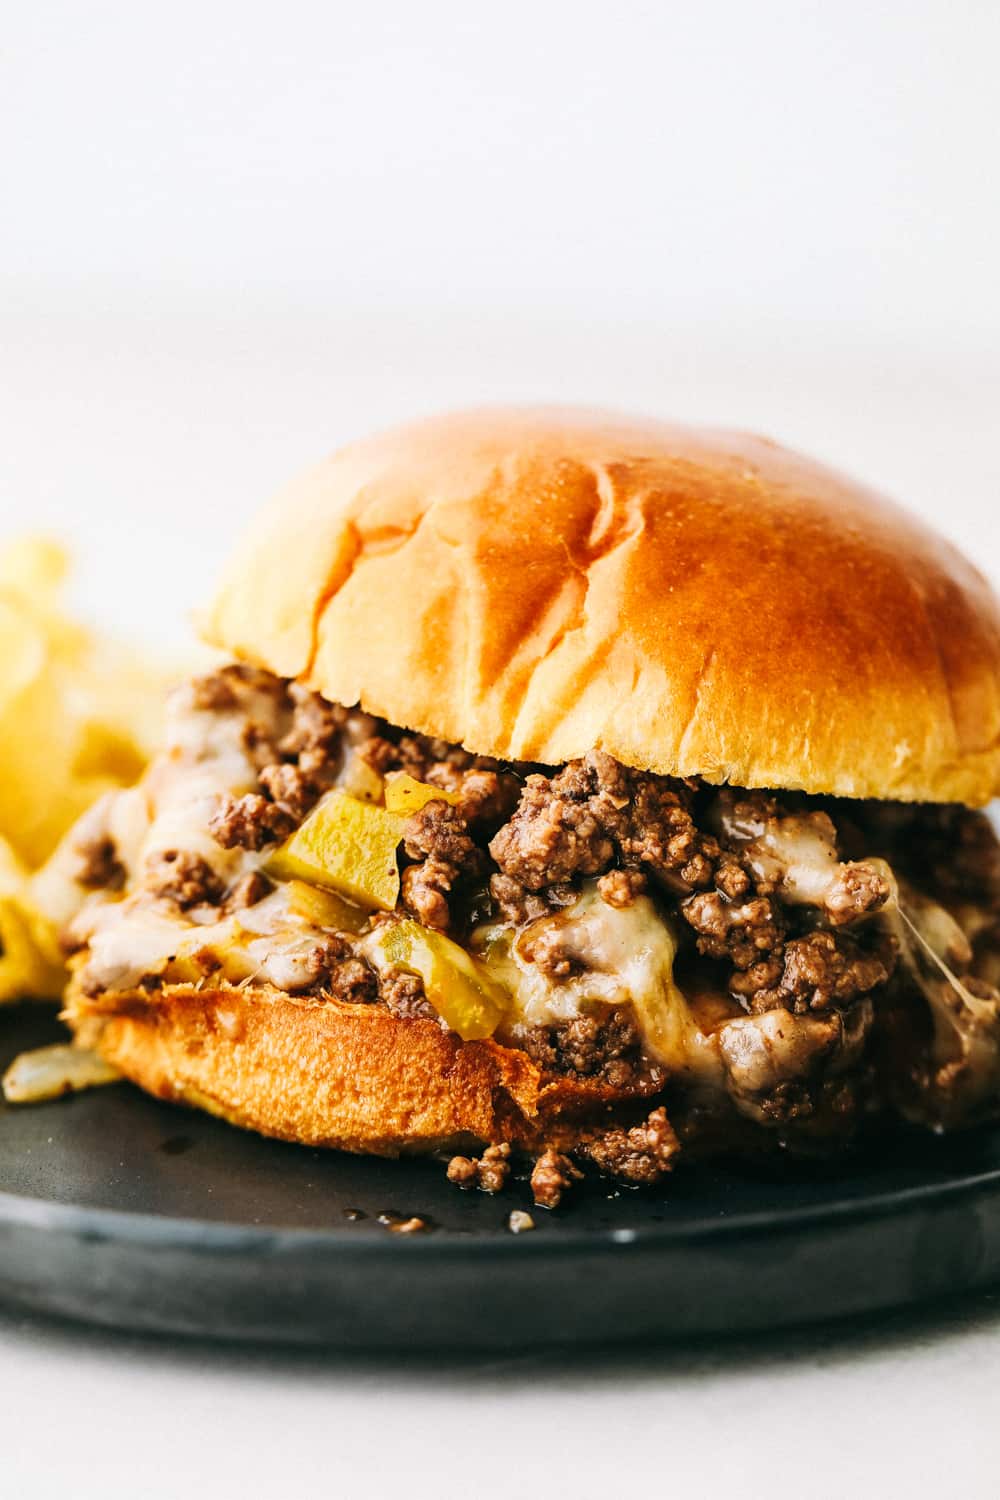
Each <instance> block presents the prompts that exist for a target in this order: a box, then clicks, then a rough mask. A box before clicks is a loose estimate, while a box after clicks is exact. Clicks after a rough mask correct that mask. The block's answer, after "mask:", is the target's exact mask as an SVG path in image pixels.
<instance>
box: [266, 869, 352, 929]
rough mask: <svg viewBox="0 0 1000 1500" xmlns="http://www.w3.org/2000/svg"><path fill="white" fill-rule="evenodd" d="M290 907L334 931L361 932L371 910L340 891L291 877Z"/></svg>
mask: <svg viewBox="0 0 1000 1500" xmlns="http://www.w3.org/2000/svg"><path fill="white" fill-rule="evenodd" d="M285 889H286V891H287V893H288V910H289V911H290V912H292V913H293V914H294V915H295V916H297V917H302V918H304V920H305V921H307V922H309V923H310V924H311V925H312V926H313V927H328V928H330V930H331V931H332V932H360V931H361V929H362V927H363V926H364V925H365V923H366V922H367V920H368V913H367V912H366V911H365V910H364V909H363V908H362V907H360V906H354V905H353V904H352V902H350V901H345V899H344V897H343V896H340V895H338V894H337V892H336V891H330V890H324V889H323V887H322V886H318V885H309V884H308V882H307V881H305V880H290V881H289V882H288V885H287V886H286V888H285Z"/></svg>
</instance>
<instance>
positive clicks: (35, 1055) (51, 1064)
mask: <svg viewBox="0 0 1000 1500" xmlns="http://www.w3.org/2000/svg"><path fill="white" fill-rule="evenodd" d="M121 1076H122V1075H121V1074H120V1073H119V1072H118V1069H117V1068H113V1067H112V1066H111V1064H110V1063H106V1062H105V1061H104V1059H103V1057H98V1055H97V1053H96V1052H90V1051H89V1050H88V1049H87V1048H86V1047H74V1046H73V1045H72V1044H70V1043H66V1042H64V1043H58V1044H57V1045H55V1046H53V1047H37V1048H35V1050H34V1051H33V1052H22V1053H21V1055H20V1056H19V1057H15V1059H14V1061H13V1062H12V1063H11V1065H10V1067H9V1068H8V1069H7V1071H6V1073H5V1074H4V1075H3V1095H4V1098H5V1099H6V1100H7V1103H8V1104H38V1103H40V1102H41V1101H42V1100H43V1099H58V1098H59V1097H60V1096H61V1095H62V1094H75V1093H78V1092H79V1091H80V1090H81V1089H89V1088H95V1087H96V1086H97V1085H98V1084H103V1083H117V1081H118V1080H119V1079H120V1078H121Z"/></svg>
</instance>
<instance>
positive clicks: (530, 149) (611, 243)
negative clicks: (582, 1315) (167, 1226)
mask: <svg viewBox="0 0 1000 1500" xmlns="http://www.w3.org/2000/svg"><path fill="white" fill-rule="evenodd" d="M2 23H3V24H2V26H0V311H2V326H0V522H2V530H3V532H4V533H8V532H11V531H13V530H17V529H25V528H28V527H30V528H35V527H38V526H39V525H42V526H48V527H51V528H54V529H55V530H57V531H58V532H59V533H60V534H62V533H67V534H69V535H71V536H72V537H73V538H74V540H75V543H76V547H77V551H78V554H79V559H80V572H79V575H78V584H77V589H78V597H79V600H80V602H81V604H82V605H83V607H85V608H86V609H87V610H88V611H89V612H90V613H92V614H94V615H95V616H98V617H100V618H102V619H104V620H106V621H108V622H111V623H115V624H117V625H118V626H119V627H121V628H123V629H126V630H128V631H129V632H130V633H132V634H136V635H139V636H144V637H146V638H148V639H149V640H151V641H157V642H160V643H162V644H163V645H164V646H167V647H169V646H171V645H172V644H175V643H176V642H177V641H178V639H179V638H180V637H181V633H182V631H183V630H184V629H185V628H186V627H185V625H184V619H185V617H186V614H187V612H188V611H189V610H190V609H191V608H192V607H193V606H194V605H195V604H196V603H197V602H198V600H199V599H200V598H202V597H203V596H204V593H205V591H206V589H207V588H208V587H209V586H210V582H211V579H212V577H213V575H214V573H215V572H216V570H217V568H218V566H219V564H220V562H221V560H222V558H223V556H224V554H225V551H226V549H227V547H228V546H229V544H230V539H231V537H232V535H233V533H234V532H235V531H236V530H237V529H238V527H239V526H240V525H241V524H242V521H243V517H244V515H245V514H246V513H247V512H248V511H249V510H250V509H251V508H252V507H253V506H255V505H256V504H257V503H258V502H259V501H260V500H261V499H263V498H264V497H265V496H266V495H267V493H268V492H269V491H270V490H271V489H272V488H273V487H274V486H275V485H276V484H278V483H280V482H281V481H283V480H284V479H285V478H286V477H287V476H288V474H289V473H290V472H291V471H293V470H294V469H295V468H296V467H298V466H302V465H305V464H306V463H309V462H311V461H312V460H313V459H315V458H316V457H318V456H320V455H321V454H322V453H323V452H324V451H326V450H327V449H328V448H330V447H331V446H333V445H334V444H335V443H337V442H339V441H341V440H343V439H346V438H348V437H350V436H351V435H352V434H354V433H356V432H360V431H362V430H365V429H368V428H371V427H376V426H382V425H386V424H388V423H391V422H392V421H395V420H396V419H398V418H400V417H402V416H409V415H411V414H414V413H417V412H421V411H426V410H431V409H434V408H438V407H441V406H447V405H456V404H462V403H468V402H473V401H483V400H493V399H518V400H532V399H536V398H539V399H546V400H553V399H555V400H564V401H571V400H586V401H588V402H595V401H596V402H604V403H608V404H612V405H616V406H620V407H625V408H638V409H645V410H650V411H653V412H658V413H662V414H669V415H672V416H677V417H682V418H690V419H692V420H704V421H710V422H712V423H715V424H719V423H728V424H732V425H737V426H750V427H756V428H759V429H762V430H765V431H768V432H770V433H771V434H772V435H774V436H776V437H779V438H784V439H785V440H787V441H789V442H792V443H795V444H798V445H799V446H802V447H804V448H807V449H809V450H811V451H813V452H815V453H816V454H818V455H819V456H820V457H823V458H825V459H827V460H829V461H831V462H834V463H838V464H840V465H842V466H843V467H845V468H847V469H848V470H852V471H854V472H856V473H857V474H858V475H859V476H861V477H863V478H865V479H867V480H869V481H871V482H874V483H876V484H878V485H881V486H882V487H883V488H885V489H887V490H888V491H889V492H891V493H893V494H895V495H896V496H897V497H898V498H900V499H902V500H904V501H905V502H907V503H909V504H910V505H912V506H913V507H914V508H915V509H918V510H920V511H921V512H922V513H923V514H925V515H926V516H927V517H928V518H930V519H931V520H932V521H933V522H934V523H935V524H936V525H937V526H938V527H939V528H940V529H941V530H942V531H944V532H946V533H949V534H951V535H953V536H954V537H955V538H956V539H957V540H958V541H959V542H960V543H961V544H962V545H964V546H965V547H966V548H967V549H968V550H970V551H971V552H972V553H973V555H974V556H975V557H976V558H977V559H978V560H979V562H980V563H981V565H982V566H983V567H984V568H985V569H986V570H987V571H988V572H991V573H992V574H993V576H994V577H995V578H996V577H1000V522H998V514H1000V443H998V442H997V439H996V432H997V413H998V405H1000V402H998V398H1000V290H998V285H1000V183H998V177H1000V171H998V164H1000V104H998V85H997V78H998V76H1000V7H998V6H996V5H995V4H993V3H992V0H980V3H976V0H951V3H943V0H942V3H915V0H910V3H886V0H880V3H877V4H871V3H870V0H869V3H865V4H860V3H844V0H842V3H840V4H838V5H829V4H813V3H798V4H792V3H789V4H776V3H766V0H765V3H758V4H741V3H737V0H731V3H723V0H714V3H712V0H709V3H704V4H701V5H692V4H689V3H683V4H682V3H673V4H670V3H661V4H648V5H647V4H638V3H637V4H621V5H618V6H611V5H608V4H606V3H603V4H599V5H598V4H588V3H583V0H577V3H575V4H571V3H548V4H546V3H539V0H535V3H533V4H530V5H528V4H522V3H519V0H508V3H507V4H505V5H503V6H489V7H487V6H481V5H476V4H474V3H469V0H465V3H464V4H442V3H428V0H424V3H418V4H409V5H407V4H403V3H382V4H369V5H363V4H362V5H359V4H357V3H353V4H351V5H342V4H336V3H326V4H318V3H317V4H302V3H298V4H296V3H292V4H289V3H285V4H282V5H280V6H279V5H276V4H272V5H260V4H250V3H243V4H234V3H233V4H231V3H217V4H207V3H205V0H201V3H199V4H191V3H176V0H175V3H171V4H169V5H168V4H155V5H150V4H146V5H136V4H134V3H133V4H126V3H117V4H101V3H96V0H92V3H90V4H87V5H81V4H71V3H65V4H57V3H53V0H31V3H27V0H22V3H21V4H20V5H15V4H14V3H8V4H7V5H6V6H5V7H3V16H2ZM0 1024H2V1021H0ZM831 1274H836V1268H835V1267H831ZM998 1337H1000V1318H998V1316H997V1312H996V1309H995V1307H994V1304H993V1302H992V1300H991V1299H979V1300H977V1301H976V1302H975V1303H973V1304H971V1305H970V1304H966V1305H964V1306H963V1308H962V1309H960V1310H958V1311H953V1312H949V1313H947V1314H927V1315H922V1316H920V1317H918V1318H915V1319H914V1318H906V1319H900V1318H894V1319H890V1320H889V1321H888V1323H877V1324H875V1325H873V1326H870V1327H868V1328H865V1329H856V1328H855V1329H849V1330H843V1331H839V1332H836V1333H826V1334H823V1335H809V1336H796V1337H795V1338H792V1339H784V1340H781V1341H778V1342H776V1343H774V1344H773V1345H770V1346H769V1347H768V1348H767V1349H766V1350H764V1351H762V1350H761V1348H760V1346H759V1345H755V1346H753V1347H750V1346H747V1345H739V1346H735V1347H732V1346H727V1347H725V1348H723V1349H721V1350H706V1349H699V1350H682V1351H676V1350H674V1351H669V1352H663V1351H658V1352H647V1353H643V1354H642V1355H639V1356H636V1357H634V1358H630V1357H628V1356H624V1355H621V1354H618V1355H614V1356H607V1357H604V1356H588V1357H587V1358H586V1359H580V1360H575V1359H573V1360H566V1361H555V1360H552V1359H541V1360H540V1359H536V1358H534V1357H532V1356H531V1354H530V1352H529V1351H525V1353H524V1355H523V1356H519V1357H518V1358H516V1359H513V1360H509V1361H500V1362H489V1363H487V1364H485V1365H482V1364H476V1363H473V1364H471V1365H463V1366H458V1367H455V1366H451V1367H448V1368H446V1369H439V1370H432V1369H430V1370H429V1369H427V1368H426V1367H423V1366H417V1365H413V1364H406V1365H403V1366H401V1367H394V1366H392V1365H389V1364H387V1363H385V1362H382V1363H376V1364H362V1365H361V1366H360V1368H353V1367H350V1366H348V1365H345V1364H344V1363H341V1362H338V1361H335V1360H333V1361H324V1360H316V1359H312V1358H310V1359H308V1360H304V1361H300V1360H295V1359H292V1358H289V1357H278V1356H274V1355H269V1354H264V1353H261V1354H248V1355H241V1356H235V1355H225V1354H221V1353H213V1352H211V1351H207V1350H196V1351H191V1350H188V1351H185V1350H183V1349H177V1348H167V1347H163V1346H153V1347H151V1346H147V1345H142V1344H138V1343H135V1342H132V1341H128V1340H121V1341H119V1340H115V1339H108V1338H98V1337H91V1336H90V1335H87V1334H66V1333H59V1332H54V1331H52V1330H45V1329H43V1328H42V1327H41V1326H40V1325H36V1324H33V1323H22V1322H20V1321H19V1320H17V1319H8V1320H6V1321H0V1472H2V1473H3V1476H4V1478H3V1481H2V1485H0V1488H2V1491H3V1493H4V1494H5V1495H6V1494H8V1493H9V1494H11V1495H12V1496H13V1495H17V1496H21V1495H36V1494H37V1495H48V1494H56V1493H59V1494H63V1493H65V1492H66V1491H67V1490H68V1489H71V1490H72V1492H73V1493H76V1494H80V1495H83V1496H89V1495H92V1494H93V1495H97V1494H102V1495H106V1496H109V1497H113V1496H118V1495H126V1494H128V1495H161V1494H162V1495H171V1496H174V1495H177V1494H179V1493H182V1492H185V1491H186V1492H187V1493H189V1494H193V1495H201V1494H205V1495H208V1494H210V1493H211V1494H212V1495H213V1496H217V1497H225V1496H226V1495H229V1494H234V1493H237V1492H239V1493H241V1494H244V1495H253V1494H258V1493H259V1494H269V1495H270V1494H275V1493H277V1492H278V1491H279V1486H280V1489H281V1491H289V1492H292V1493H295V1492H302V1491H304V1490H307V1489H308V1490H309V1491H315V1490H316V1489H317V1488H318V1489H319V1490H320V1492H321V1493H325V1492H327V1491H329V1492H331V1493H341V1492H349V1491H350V1490H351V1488H353V1487H354V1486H355V1485H357V1484H362V1483H363V1484H364V1485H365V1487H366V1491H367V1492H370V1493H375V1494H378V1493H382V1492H384V1491H385V1490H387V1489H388V1488H389V1480H390V1478H391V1479H392V1480H393V1485H392V1488H393V1489H397V1488H398V1487H399V1485H400V1484H401V1483H405V1485H406V1488H407V1490H408V1491H409V1492H410V1493H415V1494H422V1493H434V1494H436V1495H442V1496H443V1495H445V1494H451V1493H461V1494H466V1493H473V1494H484V1495H487V1494H500V1493H504V1494H507V1493H509V1492H510V1491H511V1490H512V1489H514V1490H516V1489H520V1488H524V1487H528V1486H530V1487H532V1488H534V1487H536V1486H544V1487H547V1488H548V1487H552V1486H554V1485H556V1484H559V1485H561V1486H562V1487H563V1488H564V1489H570V1488H572V1490H573V1491H574V1492H575V1493H576V1494H579V1495H581V1496H584V1497H587V1496H590V1495H596V1494H599V1493H628V1491H629V1490H630V1489H631V1488H634V1489H635V1490H636V1492H637V1493H646V1492H649V1491H650V1489H651V1487H654V1486H655V1488H654V1489H653V1490H652V1492H653V1493H659V1492H661V1491H665V1490H667V1489H668V1488H669V1489H670V1490H671V1491H677V1492H680V1491H683V1492H685V1493H698V1494H705V1495H709V1496H712V1495H715V1494H722V1493H728V1492H729V1491H730V1490H731V1489H732V1488H733V1487H736V1488H738V1489H739V1492H740V1493H741V1494H742V1495H751V1496H752V1495H757V1494H768V1495H770V1496H778V1495H782V1494H793V1493H794V1494H796V1495H799V1496H806V1495H808V1496H813V1495H821V1496H825V1495H839V1494H843V1493H853V1494H855V1495H861V1496H867V1495H879V1496H882V1495H885V1494H894V1493H903V1492H906V1493H908V1494H910V1495H922V1494H938V1495H940V1494H941V1493H948V1492H949V1490H950V1491H957V1490H958V1489H959V1488H961V1489H962V1490H963V1491H964V1493H965V1494H968V1495H990V1494H993V1493H995V1487H996V1481H995V1477H994V1475H995V1466H996V1460H997V1458H998V1457H1000V1442H998V1438H997V1436H996V1430H997V1422H996V1415H995V1413H996V1398H995V1390H996V1386H997V1381H998V1378H1000V1352H998V1350H1000V1344H998Z"/></svg>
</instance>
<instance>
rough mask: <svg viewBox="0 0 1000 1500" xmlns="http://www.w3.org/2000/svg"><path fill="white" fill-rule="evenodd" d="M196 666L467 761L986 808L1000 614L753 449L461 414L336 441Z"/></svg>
mask: <svg viewBox="0 0 1000 1500" xmlns="http://www.w3.org/2000/svg"><path fill="white" fill-rule="evenodd" d="M204 629H205V634H206V635H207V637H208V639H209V640H210V641H211V642H213V643H214V644H215V645H217V646H219V647H221V648H223V649H224V650H225V651H227V652H228V653H230V654H232V655H234V656H236V657H238V658H241V659H243V660H246V661H249V662H252V663H255V664H257V665H260V666H263V667H266V668H268V669H269V670H270V671H272V672H275V673H277V674H279V675H281V676H285V677H300V678H303V679H304V680H305V681H306V682H307V683H308V684H309V685H310V686H312V687H314V688H315V689H316V690H318V691H319V692H320V693H322V694H323V695H324V696H325V697H327V698H328V699H331V700H334V701H337V702H340V703H343V704H347V705H353V704H355V703H360V704H361V706H362V707H363V708H364V709H366V710H369V711H370V712H372V713H375V714H378V715H381V716H384V717H385V718H387V719H389V720H390V721H391V722H393V723H395V724H400V725H403V726H405V727H407V728H410V729H413V730H419V731H422V732H424V733H427V734H432V735H435V736H440V737H441V738H443V739H446V740H451V741H457V742H459V743H461V744H463V745H464V746H465V747H466V748H468V749H469V750H471V751H474V752H476V753H478V754H485V755H492V756H497V757H499V758H501V759H510V760H523V761H536V762H542V763H544V764H551V765H557V764H561V763H562V762H564V761H567V760H571V759H574V758H575V757H578V756H582V755H584V754H585V753H586V752H587V751H589V750H591V749H594V748H600V749H603V750H605V751H607V752H608V753H609V754H611V755H613V756H614V757H616V758H617V759H618V760H620V761H622V762H624V763H626V764H628V765H631V766H636V767H640V768H642V769H645V770H651V771H655V772H658V773H661V774H668V775H673V776H688V775H699V776H702V777H704V778H706V779H707V780H710V781H715V782H721V781H729V782H732V783H735V784H737V785H742V786H748V787H774V788H783V789H802V790H805V791H808V792H814V793H830V794H834V795H836V796H841V797H879V798H898V799H902V800H917V801H960V802H966V803H970V804H981V803H984V802H986V801H988V800H989V798H990V797H991V796H993V795H994V794H995V793H996V791H997V789H998V786H1000V613H998V606H997V601H996V598H995V597H994V595H993V594H992V593H991V591H990V588H989V586H988V584H987V583H986V581H985V580H984V578H983V577H982V576H981V575H980V574H979V573H978V572H977V571H976V569H975V568H974V567H973V566H972V565H971V564H970V563H968V562H967V561H966V560H965V559H964V558H963V557H961V556H960V555H959V554H958V553H957V552H956V550H955V549H954V548H953V547H952V546H950V545H949V544H948V543H947V542H945V541H943V540H942V539H941V538H940V537H938V536H936V535H934V533H933V532H932V531H930V530H928V529H927V528H926V527H924V526H923V525H921V524H920V523H919V522H917V521H916V520H914V518H913V517H911V516H908V515H907V514H905V513H904V512H903V511H901V510H899V509H897V508H896V507H895V506H894V505H893V504H891V503H890V502H889V501H887V500H885V499H883V498H882V497H881V496H880V495H877V494H875V493H874V492H873V491H871V490H869V489H866V488H865V487H864V486H862V485H859V484H857V483H855V482H854V481H852V480H850V479H848V478H846V477H844V476H843V475H841V474H838V473H836V472H835V471H833V470H831V469H827V468H824V467H822V466H821V465H819V464H816V463H813V462H811V461H810V460H808V459H806V458H803V457H800V456H799V455H798V454H796V453H791V452H789V451H787V450H786V449H783V448H780V447H778V446H777V445H776V444H774V443H772V442H769V441H767V440H765V439H762V438H758V437H753V436H748V435H745V434H742V433H729V432H716V431H701V430H698V429H688V428H683V427H677V426H669V425H666V424H662V423H657V422H651V421H627V420H623V419H619V418H616V417H612V416H607V415H603V414H600V413H593V412H577V411H563V410H558V409H556V410H512V411H485V412H471V413H465V414H461V415H458V416H449V417H443V418H438V419H435V420H432V421H424V422H420V423H418V424H415V425H413V426H409V427H404V428H401V429H398V430H395V431H391V432H388V433H385V434H383V435H381V436H378V437H375V438H372V439H369V440H367V441H364V442H361V443H356V444H354V445H352V446H350V447H348V448H345V449H343V450H341V451H340V452H339V453H336V454H334V455H333V457H331V458H329V459H328V460H327V461H326V462H325V463H323V464H321V465H320V466H319V468H317V469H314V470H313V471H312V472H311V473H310V474H308V475H306V476H305V477H304V478H302V479H300V480H299V481H298V482H297V483H295V484H293V485H292V486H291V487H290V488H289V489H287V490H286V491H285V492H284V493H283V494H282V495H280V496H279V497H278V498H277V500H276V502H275V503H274V505H273V506H272V507H271V508H270V510H268V511H267V512H266V514H265V515H264V516H263V517H262V519H261V520H260V521H259V522H258V524H257V525H256V526H255V527H254V529H253V531H252V533H251V535H250V537H249V539H248V541H247V543H246V544H245V545H244V547H243V548H242V549H241V550H240V551H239V553H238V554H237V557H236V560H235V562H234V564H233V566H232V567H231V568H230V570H229V572H228V575H227V576H226V578H225V581H224V582H223V585H222V587H221V590H220V592H219V595H218V598H217V599H216V601H215V604H214V606H213V607H212V608H211V610H210V611H209V612H208V614H207V616H206V619H205V622H204Z"/></svg>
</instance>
